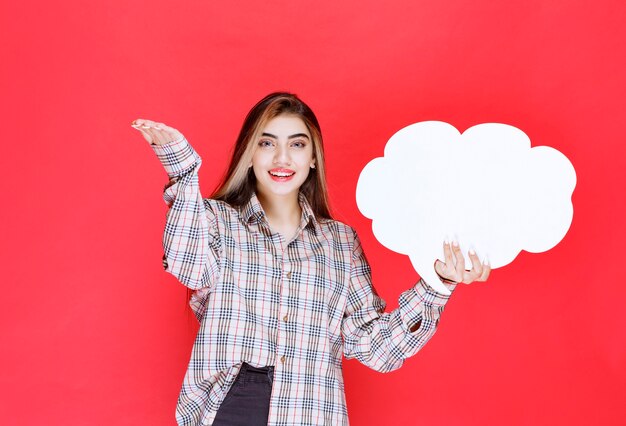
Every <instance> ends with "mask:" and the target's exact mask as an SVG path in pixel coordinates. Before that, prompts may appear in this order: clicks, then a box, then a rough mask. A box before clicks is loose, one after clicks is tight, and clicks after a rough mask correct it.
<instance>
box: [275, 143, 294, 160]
mask: <svg viewBox="0 0 626 426" xmlns="http://www.w3.org/2000/svg"><path fill="white" fill-rule="evenodd" d="M290 163H291V159H290V158H289V150H288V149H287V148H286V147H283V146H280V145H278V146H277V147H276V151H274V164H284V165H288V164H290Z"/></svg>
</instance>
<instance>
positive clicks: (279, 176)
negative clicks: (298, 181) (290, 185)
mask: <svg viewBox="0 0 626 426" xmlns="http://www.w3.org/2000/svg"><path fill="white" fill-rule="evenodd" d="M268 173H269V174H270V177H271V178H272V180H274V181H276V182H285V181H288V180H290V179H291V178H292V177H293V175H295V174H296V172H294V171H293V170H270V171H269V172H268Z"/></svg>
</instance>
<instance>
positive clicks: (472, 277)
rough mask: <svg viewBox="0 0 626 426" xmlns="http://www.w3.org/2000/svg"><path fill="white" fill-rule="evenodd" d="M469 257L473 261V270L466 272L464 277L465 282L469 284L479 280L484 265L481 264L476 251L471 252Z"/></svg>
mask: <svg viewBox="0 0 626 426" xmlns="http://www.w3.org/2000/svg"><path fill="white" fill-rule="evenodd" d="M468 255H469V258H470V260H471V261H472V269H471V270H470V271H469V272H467V271H466V272H465V274H464V276H463V282H465V283H467V284H469V283H471V282H473V281H476V280H478V278H480V276H481V275H482V273H483V264H482V263H481V262H480V259H479V258H478V255H477V254H476V252H475V251H474V250H470V251H469V252H468Z"/></svg>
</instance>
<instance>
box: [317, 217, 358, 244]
mask: <svg viewBox="0 0 626 426" xmlns="http://www.w3.org/2000/svg"><path fill="white" fill-rule="evenodd" d="M317 223H318V224H319V226H320V229H321V230H322V233H323V234H324V235H328V236H330V237H331V238H333V239H339V240H343V241H347V242H352V241H354V240H355V238H356V230H355V229H354V228H353V227H351V226H350V225H348V224H347V223H345V222H342V221H340V220H337V219H326V218H322V219H318V220H317Z"/></svg>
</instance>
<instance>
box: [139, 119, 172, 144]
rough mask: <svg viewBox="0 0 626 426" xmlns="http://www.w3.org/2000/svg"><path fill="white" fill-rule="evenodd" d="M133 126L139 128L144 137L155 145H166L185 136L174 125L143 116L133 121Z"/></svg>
mask: <svg viewBox="0 0 626 426" xmlns="http://www.w3.org/2000/svg"><path fill="white" fill-rule="evenodd" d="M131 126H132V127H133V128H135V129H137V130H139V132H140V133H141V134H142V135H143V137H144V138H145V139H146V140H147V141H148V142H149V143H150V144H153V145H165V144H166V143H170V142H173V141H176V140H180V139H182V138H183V137H184V136H183V134H182V133H180V132H179V131H178V130H176V129H175V128H173V127H169V126H166V125H165V124H163V123H156V122H154V121H150V120H144V119H141V118H138V119H136V120H135V121H133V122H132V123H131Z"/></svg>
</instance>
